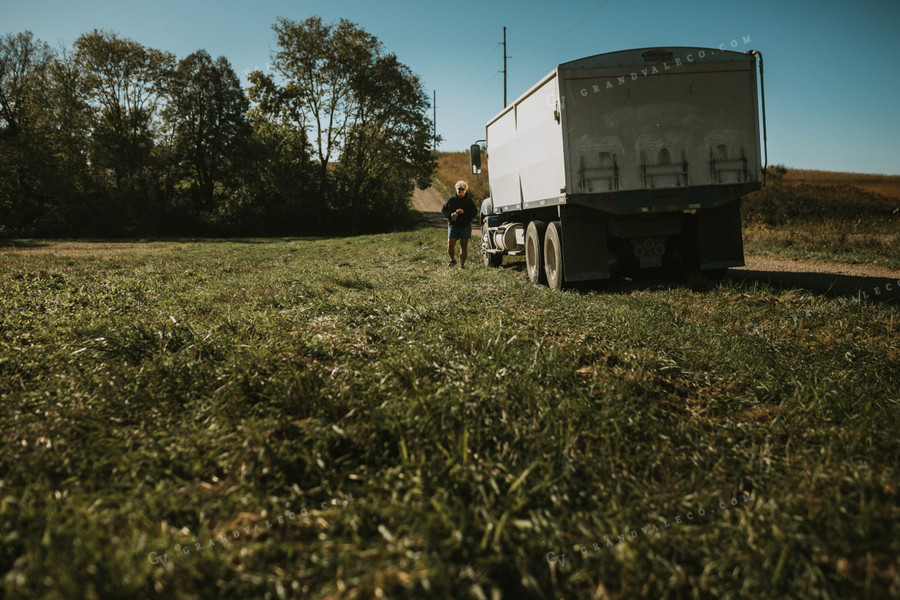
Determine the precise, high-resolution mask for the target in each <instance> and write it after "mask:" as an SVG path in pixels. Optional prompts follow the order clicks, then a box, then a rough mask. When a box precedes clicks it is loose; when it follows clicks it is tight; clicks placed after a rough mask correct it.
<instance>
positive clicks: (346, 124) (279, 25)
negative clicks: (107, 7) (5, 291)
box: [0, 17, 434, 237]
mask: <svg viewBox="0 0 900 600" xmlns="http://www.w3.org/2000/svg"><path fill="white" fill-rule="evenodd" d="M273 30H274V31H275V35H276V40H277V52H276V53H275V54H274V56H273V57H272V67H271V69H270V70H269V72H266V73H264V72H261V71H254V72H253V73H251V74H250V75H249V77H248V81H249V86H248V88H247V89H244V88H243V87H242V85H241V81H240V78H239V77H238V76H237V75H236V74H235V72H234V70H233V69H232V67H231V64H230V63H229V62H228V60H227V59H226V58H225V57H219V58H216V59H214V58H212V57H211V56H210V55H209V54H208V53H207V52H206V51H204V50H198V51H197V52H194V53H193V54H191V55H189V56H187V57H185V58H183V59H181V60H177V59H176V57H175V56H174V55H173V54H172V53H170V52H165V51H162V50H157V49H153V48H148V47H145V46H143V45H141V44H140V43H138V42H135V41H133V40H130V39H126V38H123V37H120V36H118V35H116V34H115V33H111V32H107V31H98V30H95V31H93V32H91V33H86V34H84V35H82V36H80V37H79V38H78V39H77V40H75V42H74V44H72V46H71V48H63V49H59V50H54V49H52V48H51V47H50V46H48V45H47V44H46V43H44V42H42V41H40V40H38V39H35V37H34V36H33V34H32V33H31V32H27V31H26V32H24V33H19V34H6V35H5V36H3V37H2V38H0V237H11V236H48V237H61V236H95V237H129V236H177V235H304V234H312V233H316V234H321V233H359V232H371V231H382V230H387V229H391V228H394V227H396V226H397V224H398V223H402V222H403V221H405V220H408V219H409V218H410V208H409V198H410V195H411V193H412V191H413V188H414V186H416V185H418V186H420V187H425V186H427V185H428V183H429V181H430V178H431V175H432V173H433V171H434V157H433V156H432V153H431V151H430V147H431V144H432V139H433V137H432V123H431V121H430V119H429V117H428V111H429V101H428V96H427V95H426V94H425V91H424V89H423V87H422V85H421V82H420V81H419V79H418V77H417V76H416V75H415V74H413V73H412V72H411V71H410V70H409V68H408V67H406V66H405V65H403V64H401V63H400V62H399V61H398V60H397V57H396V56H395V55H393V54H390V53H385V52H384V50H383V47H382V44H381V43H380V42H379V41H378V40H377V39H376V38H375V37H374V36H372V35H370V34H368V33H367V32H365V31H364V30H363V29H361V28H360V27H358V26H357V25H355V24H353V23H351V22H349V21H346V20H340V21H339V22H338V23H332V24H329V23H324V22H323V21H322V19H321V18H319V17H310V18H308V19H306V20H304V21H302V22H295V21H291V20H287V19H279V20H278V21H277V22H276V23H275V25H273Z"/></svg>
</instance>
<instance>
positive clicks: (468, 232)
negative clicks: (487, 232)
mask: <svg viewBox="0 0 900 600" xmlns="http://www.w3.org/2000/svg"><path fill="white" fill-rule="evenodd" d="M470 237H472V224H471V223H470V224H468V225H447V238H448V239H451V238H452V239H456V240H467V239H469V238H470Z"/></svg>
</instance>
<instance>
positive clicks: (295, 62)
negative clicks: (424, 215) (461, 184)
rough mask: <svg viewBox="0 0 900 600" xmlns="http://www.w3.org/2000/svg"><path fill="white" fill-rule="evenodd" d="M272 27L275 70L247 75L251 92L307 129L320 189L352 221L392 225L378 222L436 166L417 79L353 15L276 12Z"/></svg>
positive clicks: (397, 210) (399, 208)
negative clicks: (298, 18)
mask: <svg viewBox="0 0 900 600" xmlns="http://www.w3.org/2000/svg"><path fill="white" fill-rule="evenodd" d="M273 29H274V30H275V33H276V38H277V42H278V46H279V50H278V51H277V52H276V54H275V56H274V57H273V71H274V72H273V74H264V73H262V72H259V71H256V72H254V73H252V74H251V77H250V80H251V83H252V84H253V85H252V87H251V90H250V94H251V98H252V99H253V100H254V101H255V102H257V103H258V105H259V108H260V109H261V110H263V111H264V112H266V113H267V114H270V115H277V116H278V118H280V119H282V120H284V121H285V122H289V123H291V124H293V125H295V126H296V127H298V128H302V129H305V130H306V131H309V132H310V140H311V142H312V147H313V154H314V156H315V159H316V162H317V166H318V178H317V179H318V187H319V189H320V190H322V192H323V196H324V198H325V200H326V201H327V204H328V206H329V208H331V209H332V210H333V211H336V212H337V213H340V215H341V216H343V217H345V223H346V225H347V226H348V227H349V228H351V229H357V230H359V229H364V228H365V229H370V228H372V227H373V226H377V227H384V226H386V225H387V223H386V222H383V221H382V220H381V219H382V218H384V219H385V220H389V219H391V218H394V217H396V216H398V215H402V214H403V213H404V212H406V211H407V210H408V203H409V196H410V193H411V191H412V186H413V182H417V183H419V184H420V185H423V186H424V185H427V181H428V179H429V178H430V176H431V173H432V172H433V170H434V162H433V159H432V157H431V154H430V152H428V147H429V145H430V138H428V132H429V131H430V128H431V123H430V121H429V118H428V116H427V113H428V99H427V95H426V94H425V93H424V90H423V89H422V86H421V83H420V82H419V80H418V78H416V77H415V76H414V75H413V74H412V73H411V72H410V71H409V69H408V68H406V67H405V66H403V65H402V64H400V63H399V61H397V58H396V57H395V56H394V55H392V54H391V55H385V54H384V53H383V51H382V46H381V43H380V42H379V41H378V40H377V39H376V38H375V37H374V36H372V35H370V34H369V33H367V32H366V31H364V30H363V29H361V28H359V27H358V26H357V25H355V24H353V23H351V22H349V21H346V20H343V19H342V20H340V21H339V22H338V23H337V24H336V25H328V24H324V23H323V22H322V19H321V18H320V17H310V18H308V19H306V20H305V21H303V22H299V23H298V22H295V21H290V20H287V19H279V20H278V22H277V23H276V24H275V25H274V26H273ZM421 132H425V135H424V136H422V135H420V133H421ZM336 159H340V164H339V165H337V166H334V165H333V162H334V161H335V160H336ZM386 207H387V209H385V208H386Z"/></svg>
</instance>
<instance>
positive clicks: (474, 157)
mask: <svg viewBox="0 0 900 600" xmlns="http://www.w3.org/2000/svg"><path fill="white" fill-rule="evenodd" d="M469 161H470V162H471V163H472V174H474V175H478V174H479V173H481V146H479V145H478V144H472V145H471V146H469Z"/></svg>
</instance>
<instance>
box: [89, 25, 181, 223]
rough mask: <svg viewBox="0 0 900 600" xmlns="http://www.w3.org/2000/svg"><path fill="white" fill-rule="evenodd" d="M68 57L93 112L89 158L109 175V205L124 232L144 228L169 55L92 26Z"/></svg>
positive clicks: (153, 187)
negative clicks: (110, 192) (110, 188)
mask: <svg viewBox="0 0 900 600" xmlns="http://www.w3.org/2000/svg"><path fill="white" fill-rule="evenodd" d="M74 59H75V61H76V63H77V66H78V68H79V71H80V73H81V76H82V77H83V78H84V85H85V91H86V94H87V99H88V101H89V102H90V105H91V107H92V109H93V111H94V119H93V126H92V132H91V163H92V165H93V167H94V169H95V174H96V176H97V177H98V178H101V179H102V178H103V177H104V176H105V175H106V174H107V173H109V174H111V175H112V181H110V182H109V184H110V185H111V187H112V191H113V192H114V194H113V196H114V199H115V202H114V203H113V204H112V206H110V207H109V209H110V210H113V211H118V212H119V216H120V217H121V223H122V226H123V227H125V229H126V231H131V232H134V231H136V230H138V229H141V228H146V227H147V226H148V223H147V220H148V219H149V218H150V217H151V215H152V207H151V206H150V204H151V203H152V202H153V201H154V200H155V199H156V198H155V197H154V194H153V192H154V191H157V190H158V187H159V179H160V173H159V163H158V160H157V157H156V154H155V150H156V141H157V139H158V137H159V134H160V129H161V127H160V123H161V121H160V109H161V107H162V103H163V101H164V90H165V88H166V85H167V83H168V80H169V78H170V76H171V72H172V69H173V66H174V62H175V59H174V56H173V55H172V54H171V53H168V52H162V51H160V50H154V49H151V48H146V47H144V46H142V45H141V44H139V43H138V42H135V41H132V40H129V39H125V38H120V37H118V36H117V35H116V34H114V33H108V32H101V31H97V30H94V31H93V32H92V33H89V34H84V35H82V36H80V37H79V38H78V39H77V40H76V41H75V55H74Z"/></svg>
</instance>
